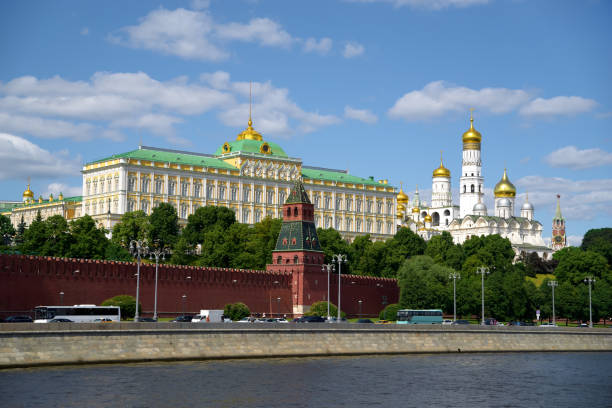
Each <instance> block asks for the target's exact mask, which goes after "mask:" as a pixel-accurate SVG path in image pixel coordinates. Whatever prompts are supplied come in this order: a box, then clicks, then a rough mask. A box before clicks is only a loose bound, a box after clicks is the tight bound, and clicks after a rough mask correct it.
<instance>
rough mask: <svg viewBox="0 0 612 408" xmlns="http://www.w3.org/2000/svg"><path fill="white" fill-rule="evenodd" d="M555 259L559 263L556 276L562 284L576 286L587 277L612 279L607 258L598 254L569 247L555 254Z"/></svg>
mask: <svg viewBox="0 0 612 408" xmlns="http://www.w3.org/2000/svg"><path fill="white" fill-rule="evenodd" d="M553 258H554V259H556V260H558V261H559V264H558V265H557V268H556V269H555V276H556V277H557V279H559V281H560V282H569V283H571V284H573V285H576V284H578V283H580V282H582V281H583V280H584V278H586V277H587V276H591V277H593V278H596V279H606V280H608V281H610V280H611V278H612V276H611V275H612V274H611V273H610V271H609V268H608V262H607V261H606V258H604V257H603V256H602V255H600V254H598V253H597V252H593V251H583V250H582V249H580V248H576V247H567V248H563V249H561V250H559V251H557V252H555V253H554V254H553Z"/></svg>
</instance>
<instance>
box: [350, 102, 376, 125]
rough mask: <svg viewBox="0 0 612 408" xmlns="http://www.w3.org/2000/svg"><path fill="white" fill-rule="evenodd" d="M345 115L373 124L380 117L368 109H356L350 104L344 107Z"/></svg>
mask: <svg viewBox="0 0 612 408" xmlns="http://www.w3.org/2000/svg"><path fill="white" fill-rule="evenodd" d="M344 117H345V118H348V119H356V120H359V121H361V122H364V123H369V124H373V123H376V122H377V121H378V117H377V116H376V115H375V114H373V113H372V112H370V111H369V110H367V109H355V108H351V107H350V106H345V107H344Z"/></svg>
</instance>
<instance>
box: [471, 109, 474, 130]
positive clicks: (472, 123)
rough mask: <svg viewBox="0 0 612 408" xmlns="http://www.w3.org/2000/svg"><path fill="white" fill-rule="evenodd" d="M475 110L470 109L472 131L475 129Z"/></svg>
mask: <svg viewBox="0 0 612 408" xmlns="http://www.w3.org/2000/svg"><path fill="white" fill-rule="evenodd" d="M473 114H474V108H470V129H474V115H473Z"/></svg>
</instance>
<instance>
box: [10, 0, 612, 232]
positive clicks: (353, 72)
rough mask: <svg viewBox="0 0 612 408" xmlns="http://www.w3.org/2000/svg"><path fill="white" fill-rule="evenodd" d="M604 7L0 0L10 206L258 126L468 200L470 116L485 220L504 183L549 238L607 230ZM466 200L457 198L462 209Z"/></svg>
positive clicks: (611, 211) (424, 191)
mask: <svg viewBox="0 0 612 408" xmlns="http://www.w3.org/2000/svg"><path fill="white" fill-rule="evenodd" d="M610 17H612V3H610V2H608V1H603V0H601V1H596V0H587V1H578V0H551V1H547V0H539V1H526V0H524V1H523V0H488V1H487V0H352V1H351V0H309V1H286V0H260V1H255V0H223V1H221V0H211V1H158V2H145V1H138V2H136V1H130V2H125V1H105V2H103V3H102V2H94V1H54V2H48V1H4V2H0V55H1V56H2V58H1V61H2V62H1V63H0V143H1V146H2V149H0V191H2V194H1V196H0V199H2V200H19V199H20V198H21V193H22V192H23V189H24V186H25V184H26V182H27V178H28V177H31V178H32V189H33V191H34V192H35V194H36V195H37V196H38V195H39V194H43V195H44V196H47V195H48V194H49V193H54V194H57V193H58V192H59V191H62V192H63V193H64V194H65V195H73V194H74V195H78V194H80V193H79V191H80V188H81V187H80V186H81V177H80V173H79V170H80V168H81V166H82V164H83V163H84V162H88V161H92V160H96V159H99V158H102V157H104V156H107V155H111V154H113V153H119V152H125V151H128V150H132V149H134V148H136V147H137V145H138V142H139V140H140V139H142V141H143V144H145V145H148V146H157V147H165V148H174V149H181V150H190V151H197V152H203V153H213V152H214V151H215V150H216V149H217V147H218V146H220V145H221V144H223V143H224V142H225V141H229V140H233V139H235V136H236V134H237V133H239V132H240V131H241V130H242V129H243V128H244V127H245V125H246V121H247V118H248V89H249V81H252V82H253V93H254V101H253V102H254V105H253V120H254V125H255V128H256V129H257V130H259V131H260V132H261V133H262V134H263V136H264V139H266V140H271V141H274V142H277V143H279V144H280V145H281V146H282V147H283V148H284V150H285V151H286V152H287V153H288V154H289V155H290V156H292V157H300V158H302V160H303V162H304V164H306V165H314V166H324V167H332V168H339V169H348V170H349V171H350V172H351V173H352V174H356V175H359V176H374V177H375V178H376V179H389V182H390V183H391V184H393V185H396V186H399V185H400V182H403V183H404V190H405V191H406V192H407V193H408V194H409V196H410V197H411V198H412V195H413V193H414V189H415V186H416V185H417V184H418V185H419V186H420V190H421V197H423V198H425V200H426V201H429V200H430V189H431V172H432V170H433V169H434V168H436V167H437V165H438V163H439V156H440V150H442V151H443V152H444V162H445V165H446V166H447V167H448V168H449V169H450V170H451V172H452V174H453V179H452V182H453V187H454V188H455V189H457V185H458V182H459V180H458V176H459V172H460V168H461V135H462V133H463V132H464V131H465V130H466V129H467V128H468V126H469V108H471V107H473V108H475V113H474V115H475V125H476V128H477V129H478V130H479V131H480V132H481V133H482V135H483V144H482V150H483V153H482V154H483V174H484V177H485V185H486V186H487V187H488V189H487V190H485V191H486V193H487V194H488V197H487V201H486V203H487V204H488V207H489V212H490V213H491V212H492V209H493V205H492V201H491V198H492V192H491V190H492V188H493V187H494V185H495V183H497V181H498V180H499V179H500V178H501V175H502V173H503V169H504V166H507V167H508V175H509V177H510V180H511V181H512V182H513V183H514V184H515V185H516V186H517V189H518V192H519V194H518V198H517V202H518V203H519V205H520V204H521V203H522V202H523V200H524V196H525V192H528V193H529V199H530V201H531V202H532V203H533V204H534V206H535V216H536V219H538V220H539V221H540V222H541V223H542V224H543V226H544V231H545V232H544V234H543V235H544V236H546V237H549V236H550V225H551V219H552V216H553V214H554V209H555V200H556V198H555V195H556V194H561V197H562V199H561V200H562V201H561V202H562V209H563V214H564V216H565V217H566V219H567V230H568V235H570V237H571V238H570V242H572V243H579V242H580V238H581V236H582V235H583V234H584V233H585V232H586V231H587V230H588V229H590V228H601V227H609V226H611V225H612V222H611V221H612V134H611V129H612V74H611V72H612V52H611V48H612V46H611V45H610V44H611V41H610V40H611V39H612V28H610V24H609V21H610ZM455 201H457V202H458V196H457V194H455Z"/></svg>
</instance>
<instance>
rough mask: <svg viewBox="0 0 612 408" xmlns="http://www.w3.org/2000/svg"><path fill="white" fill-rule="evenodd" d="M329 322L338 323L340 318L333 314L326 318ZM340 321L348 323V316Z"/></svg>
mask: <svg viewBox="0 0 612 408" xmlns="http://www.w3.org/2000/svg"><path fill="white" fill-rule="evenodd" d="M325 321H326V322H327V323H338V318H337V317H335V316H331V317H330V318H329V319H325ZM340 323H346V317H343V318H341V319H340Z"/></svg>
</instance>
